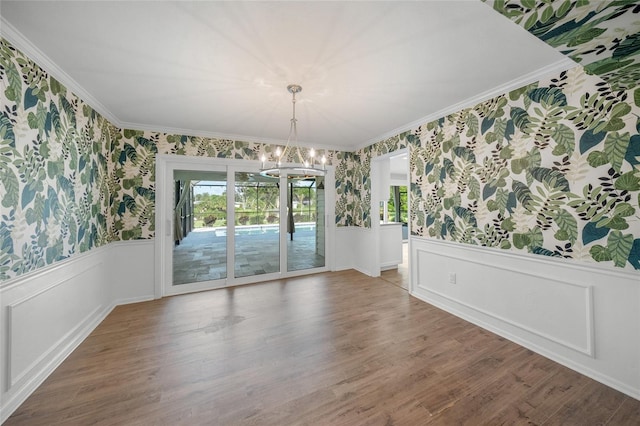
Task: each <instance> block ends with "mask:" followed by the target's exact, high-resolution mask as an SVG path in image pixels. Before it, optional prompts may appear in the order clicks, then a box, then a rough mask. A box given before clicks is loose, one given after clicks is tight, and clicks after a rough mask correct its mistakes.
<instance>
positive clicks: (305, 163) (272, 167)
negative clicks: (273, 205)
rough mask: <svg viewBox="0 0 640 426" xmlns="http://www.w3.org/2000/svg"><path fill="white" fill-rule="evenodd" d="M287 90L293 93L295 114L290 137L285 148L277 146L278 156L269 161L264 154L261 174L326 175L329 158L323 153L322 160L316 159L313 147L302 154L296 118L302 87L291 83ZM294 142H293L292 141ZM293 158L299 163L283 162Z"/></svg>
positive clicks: (306, 176)
mask: <svg viewBox="0 0 640 426" xmlns="http://www.w3.org/2000/svg"><path fill="white" fill-rule="evenodd" d="M287 90H288V91H289V93H291V95H292V96H293V98H292V101H291V102H292V104H293V116H292V117H291V127H290V128H289V137H288V138H287V144H286V145H285V147H284V149H280V147H277V148H276V152H275V155H276V158H275V159H274V160H272V161H269V163H271V164H268V162H267V157H266V155H265V154H262V158H261V162H262V166H261V167H260V174H261V175H262V176H267V177H272V178H279V177H280V176H283V175H285V174H286V176H287V177H288V178H289V179H305V178H309V177H313V176H324V175H326V174H327V171H326V166H325V165H326V162H327V159H326V157H325V156H324V155H323V156H322V158H321V159H320V161H319V162H318V160H317V159H316V151H315V150H314V149H313V148H311V149H309V151H308V152H307V156H306V158H305V156H304V155H303V154H302V150H301V149H300V146H299V145H298V126H297V123H298V120H297V119H296V93H300V92H301V91H302V87H301V86H299V85H297V84H290V85H288V86H287ZM292 142H293V143H292ZM289 158H292V159H293V161H295V162H297V164H288V165H285V164H283V161H287V160H288V159H289Z"/></svg>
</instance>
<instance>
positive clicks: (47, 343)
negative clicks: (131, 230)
mask: <svg viewBox="0 0 640 426" xmlns="http://www.w3.org/2000/svg"><path fill="white" fill-rule="evenodd" d="M153 258H154V245H153V241H152V240H149V241H123V242H117V243H112V244H109V245H107V246H103V247H99V248H96V249H93V250H91V251H89V252H87V253H82V254H78V255H75V256H73V257H72V258H69V259H66V260H64V261H61V262H58V263H56V264H54V265H51V266H50V267H46V268H43V269H41V270H38V271H35V272H33V273H29V274H25V275H22V276H20V277H18V278H16V279H13V280H9V281H6V282H3V283H2V284H1V285H0V314H1V315H2V317H1V318H2V321H1V323H2V327H1V328H0V423H2V422H3V421H4V420H6V419H7V418H8V417H9V416H10V415H11V413H12V412H13V411H14V410H15V409H16V408H17V407H18V406H19V405H20V404H21V403H22V402H23V401H24V400H25V399H26V398H27V397H28V396H29V395H30V394H31V393H32V392H33V391H34V390H35V389H36V388H37V387H38V386H39V385H40V384H41V383H42V382H43V381H44V380H45V379H46V378H47V377H48V376H49V375H50V374H51V373H52V372H53V370H55V368H56V367H57V366H58V365H59V364H60V363H61V362H62V361H63V360H64V359H65V358H66V357H67V356H69V354H70V353H71V352H73V350H74V349H75V348H76V347H77V346H78V345H79V344H80V343H81V342H82V341H83V340H84V339H85V338H86V337H87V336H88V335H89V334H90V333H91V332H92V331H93V330H94V329H95V328H96V327H97V326H98V324H100V322H101V321H102V320H103V319H104V318H105V317H106V316H107V315H108V314H109V312H111V310H112V309H113V308H114V307H115V306H116V305H120V304H124V303H132V302H138V301H142V300H149V299H153V297H154V293H153V280H154V275H153Z"/></svg>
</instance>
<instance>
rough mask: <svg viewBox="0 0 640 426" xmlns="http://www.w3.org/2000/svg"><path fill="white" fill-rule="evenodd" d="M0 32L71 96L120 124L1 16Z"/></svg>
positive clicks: (98, 102)
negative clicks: (68, 91) (69, 92)
mask: <svg viewBox="0 0 640 426" xmlns="http://www.w3.org/2000/svg"><path fill="white" fill-rule="evenodd" d="M0 32H1V33H2V37H4V38H5V39H7V40H8V41H9V42H10V43H11V44H12V45H13V46H14V47H15V48H17V49H19V50H20V51H22V53H24V54H25V55H27V56H28V57H29V58H30V59H31V60H32V61H34V62H35V63H36V64H38V66H40V67H41V68H42V69H44V70H45V71H47V72H48V73H49V74H51V75H52V76H53V77H54V78H55V79H56V80H58V81H59V82H60V83H62V84H63V85H64V86H65V87H66V88H67V89H68V90H70V91H71V92H72V93H73V94H75V95H76V96H78V97H79V98H80V99H82V100H83V101H84V102H86V103H87V104H89V105H90V106H91V107H92V108H93V109H95V110H96V111H97V112H98V113H99V114H100V115H102V116H103V117H104V118H106V119H107V120H109V121H110V122H111V123H112V124H114V125H116V126H117V125H118V123H120V120H119V119H118V118H117V117H116V116H115V115H114V114H113V113H112V112H111V111H109V109H108V108H107V107H106V106H104V105H103V104H102V103H101V102H100V101H99V100H98V99H96V98H95V97H94V96H93V95H92V94H91V93H89V92H87V91H86V90H85V89H84V88H83V87H82V86H81V85H80V84H78V82H77V81H75V80H74V79H73V78H72V77H71V76H70V75H69V74H67V73H66V72H65V71H64V70H63V69H62V68H60V67H59V66H58V65H57V64H56V63H55V62H53V60H52V59H51V58H49V57H48V56H47V55H46V54H45V53H44V52H42V50H40V49H39V48H38V47H37V46H36V45H35V44H33V43H32V42H31V41H30V40H29V39H28V38H26V37H25V36H24V35H23V34H22V33H21V32H20V31H18V30H17V29H16V28H15V27H14V26H13V25H11V24H10V23H9V21H7V20H6V19H5V18H4V17H2V16H0Z"/></svg>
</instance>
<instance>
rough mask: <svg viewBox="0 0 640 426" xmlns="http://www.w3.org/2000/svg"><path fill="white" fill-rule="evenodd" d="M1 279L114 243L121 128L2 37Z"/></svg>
mask: <svg viewBox="0 0 640 426" xmlns="http://www.w3.org/2000/svg"><path fill="white" fill-rule="evenodd" d="M0 78H1V80H2V86H1V87H2V90H1V93H0V100H1V105H2V111H1V112H0V195H1V198H2V201H1V212H2V214H1V216H0V239H1V241H2V244H1V245H0V280H6V279H9V278H12V277H14V276H18V275H22V274H24V273H27V272H30V271H33V270H35V269H38V268H40V267H43V266H46V265H49V264H52V263H54V262H56V261H59V260H61V259H65V258H67V257H69V256H71V255H73V254H75V253H81V252H85V251H87V250H90V249H92V248H94V247H97V246H100V245H103V244H106V243H108V242H109V241H111V240H110V238H109V234H108V232H107V216H108V210H109V209H108V206H109V200H108V197H106V196H105V194H106V193H107V181H106V177H107V172H106V170H107V160H106V158H107V152H108V149H109V147H110V135H112V134H113V133H114V131H115V128H114V127H113V126H112V125H111V124H109V123H108V122H107V121H106V120H105V119H104V118H103V117H101V116H100V115H99V114H97V113H95V111H94V110H93V109H91V108H90V107H89V106H88V105H86V104H85V103H84V102H82V100H80V99H79V98H77V97H76V96H75V95H73V94H72V93H68V92H67V91H66V89H65V88H64V87H63V86H62V85H61V84H60V83H59V82H57V81H56V80H55V79H54V78H52V77H50V76H49V75H48V74H47V73H46V72H45V71H44V70H42V69H41V68H40V67H38V66H37V65H36V64H34V63H33V62H32V61H31V60H29V59H28V58H26V57H25V56H24V55H23V54H21V53H20V52H18V51H17V50H16V49H15V48H14V47H13V46H11V45H10V44H9V43H8V42H6V41H5V40H4V39H0Z"/></svg>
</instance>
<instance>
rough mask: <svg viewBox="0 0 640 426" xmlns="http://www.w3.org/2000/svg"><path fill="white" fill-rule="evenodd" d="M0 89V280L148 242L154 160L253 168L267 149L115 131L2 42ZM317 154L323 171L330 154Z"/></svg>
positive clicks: (271, 149)
mask: <svg viewBox="0 0 640 426" xmlns="http://www.w3.org/2000/svg"><path fill="white" fill-rule="evenodd" d="M0 82H1V83H2V86H1V87H0V92H1V93H0V100H1V101H2V103H1V105H2V114H1V115H0V198H1V201H0V204H1V210H0V212H1V214H0V238H1V241H2V243H1V245H0V281H4V280H8V279H10V278H14V277H17V276H20V275H22V274H24V273H27V272H30V271H33V270H36V269H38V268H40V267H43V266H47V265H50V264H52V263H55V262H57V261H59V260H62V259H65V258H67V257H69V256H72V255H73V254H75V253H80V252H84V251H87V250H90V249H91V248H94V247H97V246H101V245H103V244H106V243H109V242H112V241H120V240H131V239H149V238H153V237H154V219H155V176H154V173H155V155H156V154H158V153H160V154H176V155H189V156H207V157H217V158H234V159H247V160H258V159H259V158H260V156H261V155H262V153H265V154H267V156H268V155H269V154H270V153H272V152H275V149H276V146H275V145H264V144H259V143H253V142H241V141H233V140H222V139H213V138H202V137H195V136H185V135H168V134H164V133H158V132H143V131H136V130H128V129H119V128H117V127H115V126H114V125H113V124H111V123H109V121H108V120H106V119H105V118H104V117H102V116H101V115H100V114H98V113H97V112H96V111H95V110H93V109H92V108H91V107H90V106H89V105H87V104H86V103H84V102H83V101H82V100H81V99H79V98H78V97H77V96H75V95H74V94H73V93H71V92H69V91H67V89H66V88H65V87H64V86H63V85H62V84H60V83H59V82H58V81H56V80H55V79H54V78H52V77H50V76H49V75H48V74H47V73H46V71H44V70H43V69H42V68H40V67H39V66H38V65H37V64H35V63H34V62H33V61H31V60H30V59H29V58H27V57H26V56H25V55H24V54H23V53H21V52H19V51H18V50H17V49H15V48H14V47H13V46H12V45H11V44H10V43H9V42H7V41H6V40H5V39H2V38H0ZM317 154H318V155H319V156H322V155H325V156H326V158H327V164H329V165H331V164H332V162H334V160H333V159H334V157H337V155H338V153H336V152H333V151H323V150H318V151H317ZM288 161H293V159H292V158H289V159H288Z"/></svg>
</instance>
